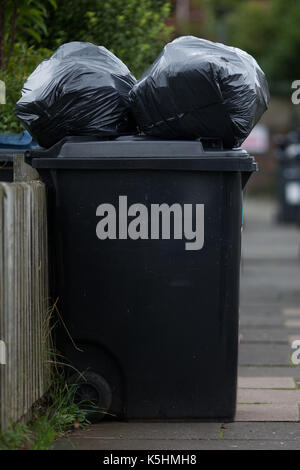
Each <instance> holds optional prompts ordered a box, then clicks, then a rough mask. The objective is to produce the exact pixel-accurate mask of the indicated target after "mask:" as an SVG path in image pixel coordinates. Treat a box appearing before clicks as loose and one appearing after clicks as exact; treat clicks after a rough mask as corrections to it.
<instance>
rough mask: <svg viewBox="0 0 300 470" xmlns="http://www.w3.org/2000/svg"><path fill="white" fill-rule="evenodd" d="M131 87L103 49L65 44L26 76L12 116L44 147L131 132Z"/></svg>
mask: <svg viewBox="0 0 300 470" xmlns="http://www.w3.org/2000/svg"><path fill="white" fill-rule="evenodd" d="M135 83H136V80H135V78H134V77H133V75H132V74H131V73H130V71H129V70H128V68H127V67H126V65H125V64H123V62H122V61H121V60H119V59H118V58H117V57H116V56H115V55H114V54H112V53H111V52H109V51H108V50H107V49H106V48H105V47H102V46H95V45H93V44H91V43H84V42H71V43H67V44H64V45H63V46H61V47H59V48H58V50H57V51H56V52H55V53H54V54H53V55H52V56H51V58H50V59H49V60H44V61H43V62H42V63H41V64H40V65H39V66H38V67H37V68H36V70H35V71H34V72H33V73H32V74H31V75H30V77H29V78H28V80H27V81H26V83H25V84H24V87H23V90H22V97H21V99H20V100H19V101H18V103H17V105H16V114H17V116H18V117H19V118H20V119H21V121H22V123H23V124H24V126H25V127H26V129H28V130H29V132H30V133H31V135H32V136H33V137H34V138H35V139H36V140H37V142H38V143H39V145H41V146H42V147H47V148H48V147H51V146H52V145H54V144H55V143H56V142H58V141H59V140H60V139H62V138H63V137H66V136H69V135H82V136H85V135H96V136H103V137H105V136H118V135H122V134H128V133H132V132H134V131H135V124H134V121H133V119H132V116H131V112H130V109H129V100H128V93H129V91H130V89H131V88H132V86H133V85H134V84H135Z"/></svg>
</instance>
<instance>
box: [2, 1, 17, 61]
mask: <svg viewBox="0 0 300 470" xmlns="http://www.w3.org/2000/svg"><path fill="white" fill-rule="evenodd" d="M0 1H1V0H0ZM17 16H18V10H17V6H16V5H14V7H13V11H12V13H11V16H10V21H9V24H10V38H9V44H8V51H7V55H6V57H5V58H4V61H3V68H4V70H5V69H6V68H7V66H8V63H9V60H10V58H11V55H12V53H13V51H14V47H15V42H16V31H17Z"/></svg>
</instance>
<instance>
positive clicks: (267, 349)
mask: <svg viewBox="0 0 300 470" xmlns="http://www.w3.org/2000/svg"><path fill="white" fill-rule="evenodd" d="M290 354H291V348H290V345H288V344H287V345H283V344H275V343H272V344H269V343H264V344H250V343H241V344H240V347H239V365H241V366H245V365H264V366H281V365H291V362H290Z"/></svg>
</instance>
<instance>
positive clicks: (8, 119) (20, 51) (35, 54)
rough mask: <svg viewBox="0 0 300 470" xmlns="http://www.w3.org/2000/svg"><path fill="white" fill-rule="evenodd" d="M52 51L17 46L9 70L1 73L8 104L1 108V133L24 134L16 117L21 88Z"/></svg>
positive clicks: (0, 76)
mask: <svg viewBox="0 0 300 470" xmlns="http://www.w3.org/2000/svg"><path fill="white" fill-rule="evenodd" d="M50 55H51V51H49V50H47V49H35V48H34V47H27V46H26V45H22V44H17V45H16V48H15V52H14V54H13V56H12V59H11V61H10V63H9V65H8V68H7V70H4V71H0V78H1V80H3V81H4V82H5V84H6V104H5V105H1V106H0V132H22V131H23V130H24V128H23V125H22V124H21V122H20V121H19V119H18V118H17V117H16V116H15V113H14V109H15V104H16V101H17V100H18V99H19V98H20V96H21V88H22V85H23V83H24V82H25V80H26V78H27V77H28V76H29V75H30V73H31V72H32V71H33V70H34V69H35V68H36V67H37V65H38V64H39V63H40V62H41V61H42V60H44V59H46V58H48V57H50Z"/></svg>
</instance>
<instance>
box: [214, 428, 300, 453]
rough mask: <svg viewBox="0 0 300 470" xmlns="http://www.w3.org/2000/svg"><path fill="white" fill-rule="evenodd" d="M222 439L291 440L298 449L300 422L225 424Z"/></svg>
mask: <svg viewBox="0 0 300 470" xmlns="http://www.w3.org/2000/svg"><path fill="white" fill-rule="evenodd" d="M224 429H225V432H224V434H223V438H224V439H236V440H243V439H247V440H280V441H285V440H293V441H298V444H299V448H300V422H297V423H286V422H282V423H274V422H270V423H256V422H253V423H245V422H244V423H227V424H225V425H224Z"/></svg>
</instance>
